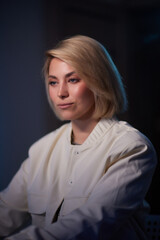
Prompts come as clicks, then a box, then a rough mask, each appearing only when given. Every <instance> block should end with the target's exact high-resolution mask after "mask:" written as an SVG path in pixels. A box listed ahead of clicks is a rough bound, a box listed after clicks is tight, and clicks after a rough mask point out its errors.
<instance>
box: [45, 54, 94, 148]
mask: <svg viewBox="0 0 160 240" xmlns="http://www.w3.org/2000/svg"><path fill="white" fill-rule="evenodd" d="M48 84H49V96H50V98H51V100H52V103H53V106H54V110H55V112H56V115H57V116H58V117H59V118H60V119H61V120H70V121H71V122H72V130H73V135H74V142H76V143H77V144H82V143H83V142H84V141H85V140H86V138H87V137H88V136H89V134H90V133H91V131H92V130H93V128H94V127H95V125H96V124H97V122H98V120H95V119H94V118H93V112H94V105H95V102H94V95H93V92H92V91H91V90H90V89H89V88H88V87H87V85H86V83H85V82H84V81H83V79H80V77H79V76H78V75H77V73H76V71H75V69H73V67H72V66H70V65H69V64H67V63H66V62H64V61H62V60H60V59H58V58H53V59H52V60H51V63H50V66H49V74H48Z"/></svg>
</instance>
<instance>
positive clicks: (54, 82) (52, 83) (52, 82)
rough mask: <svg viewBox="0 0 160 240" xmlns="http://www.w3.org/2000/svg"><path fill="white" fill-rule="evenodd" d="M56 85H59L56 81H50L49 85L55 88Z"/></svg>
mask: <svg viewBox="0 0 160 240" xmlns="http://www.w3.org/2000/svg"><path fill="white" fill-rule="evenodd" d="M56 83H57V82H56V81H50V82H49V85H51V86H54V85H56Z"/></svg>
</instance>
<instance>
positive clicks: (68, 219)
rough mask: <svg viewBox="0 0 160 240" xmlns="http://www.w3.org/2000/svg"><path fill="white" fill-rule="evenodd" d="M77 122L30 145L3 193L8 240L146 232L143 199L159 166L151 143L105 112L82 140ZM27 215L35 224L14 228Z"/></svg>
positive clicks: (128, 239)
mask: <svg viewBox="0 0 160 240" xmlns="http://www.w3.org/2000/svg"><path fill="white" fill-rule="evenodd" d="M71 130H72V129H71V123H69V124H65V125H63V126H62V127H60V128H59V129H57V130H56V131H54V132H52V133H50V134H48V135H47V136H45V137H43V138H42V139H40V140H39V141H37V142H36V143H35V144H33V145H32V147H31V148H30V150H29V157H28V159H27V160H26V161H24V162H23V164H22V166H21V168H20V170H19V171H18V172H17V174H16V175H15V177H14V178H13V180H12V181H11V183H10V185H9V186H8V188H7V189H5V190H4V191H3V192H1V194H0V236H7V235H9V234H11V236H10V237H7V238H5V239H7V240H39V239H44V240H54V239H55V240H56V239H59V240H68V239H72V240H73V239H74V240H79V239H81V240H83V239H86V240H90V239H91V240H94V239H105V240H109V239H112V240H116V239H118V240H137V239H147V238H146V237H145V233H144V231H143V227H142V226H141V220H142V219H141V218H143V217H144V213H145V211H146V207H145V202H144V198H145V195H146V192H147V190H148V188H149V185H150V182H151V179H152V175H153V173H154V169H155V166H156V155H155V152H154V149H153V147H152V144H151V143H150V142H149V140H148V139H147V138H146V137H145V136H144V135H142V134H141V133H140V132H139V131H138V130H136V129H134V128H133V127H131V126H130V125H129V124H127V123H126V122H122V121H117V120H115V119H112V120H106V119H102V120H101V121H100V122H99V123H98V124H97V125H96V127H95V128H94V129H93V131H92V132H91V134H90V135H89V137H88V138H87V139H86V141H85V142H84V143H83V144H82V145H72V144H71V143H70V142H71V141H70V139H71ZM29 216H32V224H31V225H30V226H29V227H27V228H25V229H24V230H22V231H20V232H18V233H17V234H15V235H12V233H13V231H14V230H15V229H17V228H18V227H19V226H21V225H22V224H23V223H24V222H25V221H26V219H28V217H29Z"/></svg>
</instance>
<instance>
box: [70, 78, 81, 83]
mask: <svg viewBox="0 0 160 240" xmlns="http://www.w3.org/2000/svg"><path fill="white" fill-rule="evenodd" d="M79 80H80V79H78V78H71V79H69V82H71V83H77V82H79Z"/></svg>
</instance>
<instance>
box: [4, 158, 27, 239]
mask: <svg viewBox="0 0 160 240" xmlns="http://www.w3.org/2000/svg"><path fill="white" fill-rule="evenodd" d="M26 182H27V172H26V161H25V162H24V163H23V164H22V166H21V168H20V169H19V171H18V172H17V174H16V175H15V176H14V177H13V179H12V181H11V183H10V184H9V186H8V187H7V188H6V189H5V190H4V191H2V192H1V193H0V236H8V235H9V234H11V233H13V232H14V231H16V230H18V229H19V228H20V227H21V226H22V225H23V224H24V223H25V222H26V221H27V220H28V219H29V214H28V213H27V194H26Z"/></svg>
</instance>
